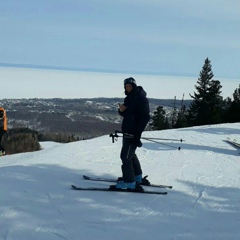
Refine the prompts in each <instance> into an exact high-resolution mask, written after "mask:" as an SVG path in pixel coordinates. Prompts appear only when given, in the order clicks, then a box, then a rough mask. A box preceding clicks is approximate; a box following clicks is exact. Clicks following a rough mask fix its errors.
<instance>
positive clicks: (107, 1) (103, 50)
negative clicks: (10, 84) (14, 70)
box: [0, 0, 240, 78]
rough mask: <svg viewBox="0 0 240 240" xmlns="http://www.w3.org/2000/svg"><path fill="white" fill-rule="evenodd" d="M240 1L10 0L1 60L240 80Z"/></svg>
mask: <svg viewBox="0 0 240 240" xmlns="http://www.w3.org/2000/svg"><path fill="white" fill-rule="evenodd" d="M239 9H240V2H239V1H238V0H228V1H224V0H212V1H210V2H209V1H208V0H203V1H188V0H181V1H179V0H172V1H166V0H158V1H156V0H150V1H143V0H132V1H127V0H117V1H111V0H103V1H97V0H91V1H83V0H78V1H76V0H68V1H67V0H62V1H59V0H41V1H39V2H38V3H37V4H36V3H35V2H34V1H29V0H23V1H18V0H8V1H2V2H1V8H0V12H1V14H0V28H1V39H0V52H1V60H0V62H1V63H9V64H33V65H46V66H57V67H72V68H87V69H99V70H102V69H107V70H111V71H112V70H114V71H127V72H129V71H130V72H139V73H158V74H162V75H171V76H193V75H194V76H196V75H198V73H199V71H200V70H201V67H202V66H203V63H204V60H205V59H206V58H207V57H208V58H209V59H210V60H211V63H212V66H213V73H214V75H215V76H216V78H220V77H227V78H239V76H240V66H239V64H240V54H239V50H240V42H239V39H240V31H239V24H240V14H239Z"/></svg>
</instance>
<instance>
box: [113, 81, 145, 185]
mask: <svg viewBox="0 0 240 240" xmlns="http://www.w3.org/2000/svg"><path fill="white" fill-rule="evenodd" d="M124 89H125V95H126V97H125V99H124V103H123V104H119V109H118V113H119V114H120V115H121V116H122V117H123V121H122V132H123V133H126V134H123V145H122V149H121V154H120V157H121V160H122V174H123V178H122V179H123V180H120V181H118V182H117V184H116V185H115V187H116V188H118V189H135V188H136V183H140V182H141V181H142V169H141V165H140V162H139V160H138V157H137V155H136V154H135V151H136V149H137V147H141V146H142V143H141V141H140V138H141V135H142V132H143V131H144V129H145V127H146V125H147V123H148V121H149V119H150V114H149V102H148V99H147V97H146V96H147V94H146V92H145V91H144V90H143V88H142V87H141V86H137V84H136V81H135V79H134V78H132V77H130V78H127V79H125V80H124ZM127 134H131V135H133V136H134V137H132V138H131V137H128V136H127Z"/></svg>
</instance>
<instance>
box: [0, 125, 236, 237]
mask: <svg viewBox="0 0 240 240" xmlns="http://www.w3.org/2000/svg"><path fill="white" fill-rule="evenodd" d="M239 129H240V123H236V124H222V125H213V126H202V127H195V128H186V129H175V130H165V131H154V132H144V135H145V136H146V137H162V138H177V139H178V138H179V139H181V138H183V139H184V140H185V141H184V142H182V143H180V142H179V143H178V142H171V141H170V142H168V141H160V142H163V143H166V144H169V145H172V146H174V147H176V148H177V147H179V146H181V148H182V149H181V150H180V151H178V150H177V149H174V148H171V147H167V146H164V145H161V144H155V143H152V142H148V141H146V140H144V141H143V143H144V145H143V147H142V148H140V149H138V150H137V154H138V156H139V159H140V161H141V164H142V168H143V171H144V175H149V180H150V181H151V182H152V183H156V184H157V183H159V184H166V185H173V189H171V190H170V189H167V191H168V195H167V196H162V195H143V194H142V195H141V194H131V193H118V192H114V193H104V192H87V191H84V192H80V191H72V190H71V188H70V185H71V184H76V185H78V186H83V187H103V186H105V187H108V186H109V183H106V182H92V181H86V180H83V179H82V175H83V174H86V175H89V176H101V177H106V178H107V177H109V178H117V177H119V176H121V160H120V157H119V155H120V149H121V141H117V142H115V143H114V144H113V143H112V142H111V139H110V138H108V136H103V137H99V138H95V139H92V140H86V141H80V142H74V143H69V144H51V143H43V150H42V151H38V152H33V153H22V154H16V155H11V156H10V155H9V156H4V157H1V158H0V196H1V198H0V239H3V240H12V239H14V240H15V239H17V240H26V239H33V240H45V239H51V240H59V239H65V240H75V239H76V240H79V239H84V240H92V239H106V240H112V239H116V240H122V239H129V238H131V239H132V240H135V239H136V240H143V239H144V240H145V239H167V240H173V239H175V240H179V239H183V240H191V239H196V240H198V239H199V240H202V239H207V240H208V239H209V240H225V239H228V240H229V239H230V240H236V239H238V238H239V236H240V230H239V224H240V217H239V213H240V206H239V201H240V198H239V196H240V191H239V180H240V177H239V176H240V167H239V161H240V158H239V157H240V156H239V152H240V151H239V150H237V149H235V148H234V147H232V146H231V145H229V144H227V143H226V142H224V141H223V140H225V139H226V138H227V136H231V138H236V139H240V137H239V134H240V130H239ZM48 144H49V145H48ZM50 145H51V146H50ZM146 188H148V187H146ZM158 191H162V189H158Z"/></svg>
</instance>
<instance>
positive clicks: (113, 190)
mask: <svg viewBox="0 0 240 240" xmlns="http://www.w3.org/2000/svg"><path fill="white" fill-rule="evenodd" d="M71 187H72V189H74V190H79V191H101V192H125V193H143V194H158V195H166V194H167V192H158V191H147V190H145V189H143V188H141V189H136V190H131V189H117V188H114V187H112V186H110V187H109V188H96V187H87V188H83V187H77V186H75V185H71Z"/></svg>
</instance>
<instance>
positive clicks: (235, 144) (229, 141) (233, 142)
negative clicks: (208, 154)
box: [226, 140, 240, 149]
mask: <svg viewBox="0 0 240 240" xmlns="http://www.w3.org/2000/svg"><path fill="white" fill-rule="evenodd" d="M226 141H227V142H228V143H229V144H231V145H233V146H234V147H237V148H238V149H239V148H240V143H237V142H236V141H231V140H226Z"/></svg>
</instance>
